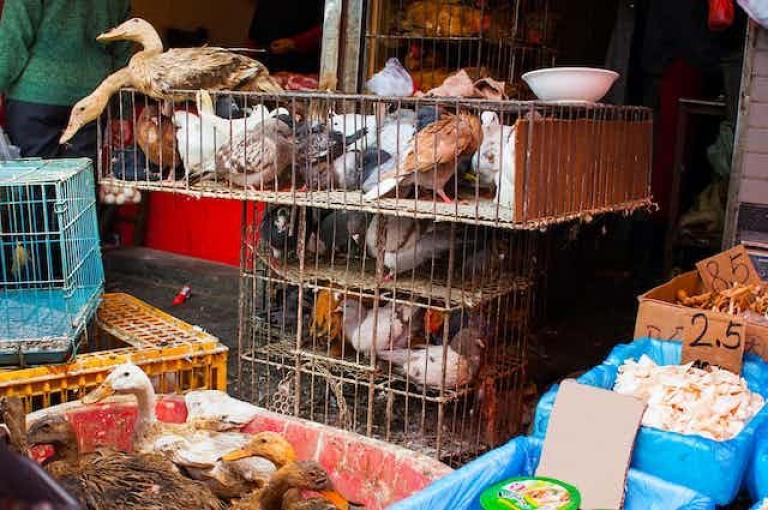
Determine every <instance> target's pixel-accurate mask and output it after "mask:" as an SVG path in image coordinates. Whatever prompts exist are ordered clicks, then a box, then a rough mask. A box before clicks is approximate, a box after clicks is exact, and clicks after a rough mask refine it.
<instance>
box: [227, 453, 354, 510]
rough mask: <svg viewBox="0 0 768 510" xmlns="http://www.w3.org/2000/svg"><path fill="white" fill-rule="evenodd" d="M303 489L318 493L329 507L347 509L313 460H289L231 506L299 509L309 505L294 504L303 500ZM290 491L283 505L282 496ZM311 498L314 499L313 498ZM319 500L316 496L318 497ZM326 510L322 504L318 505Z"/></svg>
mask: <svg viewBox="0 0 768 510" xmlns="http://www.w3.org/2000/svg"><path fill="white" fill-rule="evenodd" d="M302 491H312V492H317V493H319V494H320V495H321V496H322V498H323V499H324V500H325V501H327V502H329V503H331V504H332V507H331V508H336V509H339V510H348V508H349V503H348V502H347V500H346V499H344V497H343V496H341V495H340V494H339V493H338V492H337V491H336V489H335V488H334V486H333V482H331V479H330V477H329V476H328V473H326V472H325V470H324V469H323V467H322V466H320V464H318V463H317V462H314V461H301V462H291V463H290V464H287V465H285V466H283V467H282V468H280V469H279V470H278V471H277V473H275V474H274V475H273V476H272V478H271V479H270V480H269V483H268V484H267V486H266V487H264V489H261V490H259V491H256V492H253V493H252V494H250V495H248V496H246V497H245V498H243V499H241V500H240V501H237V502H236V503H235V504H233V505H232V507H231V508H233V509H236V510H298V509H304V508H310V509H311V508H312V507H302V506H297V505H301V504H302V503H304V502H306V501H307V500H304V499H302V498H301V496H300V494H301V492H302ZM289 493H290V498H291V499H289V500H288V501H287V504H288V506H286V501H285V497H286V495H287V494H289ZM313 499H314V498H313ZM318 499H319V498H318ZM319 508H322V509H323V510H325V509H324V508H323V507H319Z"/></svg>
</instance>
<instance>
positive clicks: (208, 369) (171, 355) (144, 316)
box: [0, 294, 229, 412]
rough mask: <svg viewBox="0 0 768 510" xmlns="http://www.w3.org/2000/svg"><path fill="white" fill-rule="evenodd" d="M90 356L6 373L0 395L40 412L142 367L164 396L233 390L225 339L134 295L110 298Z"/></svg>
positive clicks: (88, 344)
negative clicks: (121, 369)
mask: <svg viewBox="0 0 768 510" xmlns="http://www.w3.org/2000/svg"><path fill="white" fill-rule="evenodd" d="M87 336H88V338H87V340H86V341H84V342H83V348H84V350H85V351H87V352H83V353H81V354H78V355H77V356H76V357H75V359H74V360H72V361H71V362H69V363H62V364H58V365H45V366H38V367H30V368H19V369H11V370H3V371H0V396H18V397H22V398H23V399H24V403H25V405H26V408H27V411H28V412H29V411H36V410H38V409H42V408H46V407H49V406H52V405H57V404H60V403H63V402H68V401H70V400H76V399H78V398H80V397H82V396H83V395H84V394H85V393H86V392H87V391H90V390H91V389H92V388H94V387H96V386H97V385H98V384H99V383H101V381H103V380H104V378H105V377H106V376H107V374H109V372H110V371H111V370H112V368H113V367H115V366H116V365H119V364H121V363H125V362H127V361H131V362H133V363H136V364H137V365H139V366H140V367H142V369H144V371H145V372H147V374H148V375H149V376H150V378H151V379H152V381H153V383H154V385H155V389H156V391H158V392H159V393H174V392H175V393H181V392H183V391H188V390H193V389H218V390H224V391H226V389H227V354H228V351H229V349H228V348H227V347H226V346H225V345H223V344H222V343H221V342H219V340H218V339H217V338H216V337H214V336H212V335H210V334H208V333H205V332H204V331H202V330H201V329H200V328H196V327H194V326H192V325H190V324H187V323H186V322H184V321H181V320H179V319H176V318H175V317H172V316H171V315H168V314H167V313H165V312H162V311H160V310H158V309H157V308H155V307H153V306H151V305H148V304H147V303H144V302H143V301H140V300H139V299H136V298H135V297H133V296H129V295H128V294H105V295H104V299H103V301H102V303H101V305H100V306H99V310H98V312H97V315H96V324H95V327H94V328H91V333H90V334H89V335H87Z"/></svg>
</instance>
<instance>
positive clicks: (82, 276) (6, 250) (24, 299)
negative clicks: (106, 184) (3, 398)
mask: <svg viewBox="0 0 768 510" xmlns="http://www.w3.org/2000/svg"><path fill="white" fill-rule="evenodd" d="M95 203H96V196H95V189H94V181H93V169H92V166H91V163H90V161H89V160H85V159H79V160H57V161H42V160H22V161H14V162H7V163H1V164H0V270H1V271H2V280H0V317H1V318H2V320H0V364H20V365H24V364H35V363H42V362H56V361H61V360H63V359H65V358H66V357H67V356H68V355H69V354H71V353H72V351H73V349H74V348H75V343H76V341H77V339H78V337H79V336H80V334H81V333H82V332H83V331H84V330H85V327H86V324H87V323H88V320H89V319H90V318H91V317H92V315H93V313H94V312H95V310H96V306H97V305H98V302H99V298H100V295H101V292H102V289H103V282H104V270H103V267H102V263H101V251H100V247H99V235H98V226H97V220H96V209H95Z"/></svg>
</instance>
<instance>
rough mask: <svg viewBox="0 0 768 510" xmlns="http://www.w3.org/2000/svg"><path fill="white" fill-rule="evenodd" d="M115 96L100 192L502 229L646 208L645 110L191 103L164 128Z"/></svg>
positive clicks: (149, 112) (313, 98)
mask: <svg viewBox="0 0 768 510" xmlns="http://www.w3.org/2000/svg"><path fill="white" fill-rule="evenodd" d="M120 95H121V99H122V100H121V101H120V108H119V111H117V112H114V113H113V112H112V111H109V112H107V113H106V122H105V123H104V124H105V125H106V126H107V129H103V130H101V134H102V141H103V144H102V157H101V158H100V159H101V180H102V183H104V184H115V185H126V184H129V185H132V186H134V187H138V188H140V189H146V190H158V191H173V192H178V193H185V194H188V195H192V196H208V197H217V198H233V199H245V200H255V201H265V202H271V203H281V204H285V205H303V206H309V207H321V208H326V209H338V210H345V209H349V208H356V209H360V210H364V211H367V212H369V213H386V214H401V213H408V214H411V215H414V216H416V217H419V218H424V219H434V220H440V221H461V222H467V223H472V224H478V225H487V226H492V227H503V228H510V229H539V228H543V227H546V226H547V225H549V224H553V223H560V222H565V221H569V220H572V219H574V218H589V217H591V216H592V215H595V214H600V213H606V212H615V211H631V210H633V209H636V208H639V207H645V206H648V205H649V202H650V187H649V182H650V180H649V175H650V172H649V170H650V154H651V131H652V124H651V115H650V111H649V110H647V109H644V108H639V107H626V106H609V105H572V104H571V105H554V104H544V103H536V102H522V101H492V100H479V99H454V98H383V97H376V96H365V95H343V94H328V93H299V92H296V93H282V94H277V95H269V94H253V93H225V94H208V93H198V95H197V97H198V101H197V103H198V104H197V107H196V108H192V107H191V106H190V107H188V108H185V109H181V110H177V111H176V112H175V113H174V114H173V117H165V116H163V114H162V110H163V108H162V105H160V104H158V103H157V102H156V101H155V100H152V99H148V98H145V97H143V96H139V95H137V94H136V93H135V92H133V91H122V92H121V94H120ZM190 95H193V96H194V92H192V91H187V92H184V93H183V94H182V93H180V96H179V97H189V96H190ZM118 119H123V120H124V121H125V120H127V121H128V123H130V124H131V125H132V127H133V129H132V135H130V134H126V130H124V129H119V128H116V126H122V125H124V122H123V123H120V122H114V121H116V120H118Z"/></svg>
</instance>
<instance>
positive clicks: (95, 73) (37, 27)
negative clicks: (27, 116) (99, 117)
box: [0, 0, 131, 106]
mask: <svg viewBox="0 0 768 510" xmlns="http://www.w3.org/2000/svg"><path fill="white" fill-rule="evenodd" d="M129 12H130V0H5V7H4V9H3V14H2V18H0V93H5V94H7V96H8V97H9V98H10V99H16V100H19V101H27V102H30V103H40V104H50V105H61V106H69V105H73V104H75V103H76V102H77V101H79V100H80V99H82V98H83V97H85V96H87V95H88V94H90V93H91V92H92V91H93V89H95V88H96V86H97V85H98V84H99V83H100V82H101V80H103V79H104V78H105V77H107V76H108V75H109V74H111V73H112V72H113V71H115V70H117V69H120V68H121V67H123V66H124V65H125V64H126V63H127V62H128V58H129V55H130V51H131V46H130V44H127V43H120V44H114V43H113V44H109V45H103V44H101V43H99V42H97V41H96V36H97V35H99V34H100V33H101V32H103V31H105V30H106V29H108V28H111V27H113V26H115V25H119V24H120V23H122V22H123V21H125V20H126V19H127V18H128V15H129Z"/></svg>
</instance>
